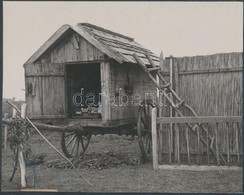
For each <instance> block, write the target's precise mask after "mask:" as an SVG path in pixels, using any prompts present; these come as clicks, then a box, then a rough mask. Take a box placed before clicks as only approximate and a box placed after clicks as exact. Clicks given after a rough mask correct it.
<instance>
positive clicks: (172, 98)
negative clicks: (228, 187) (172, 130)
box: [133, 53, 226, 165]
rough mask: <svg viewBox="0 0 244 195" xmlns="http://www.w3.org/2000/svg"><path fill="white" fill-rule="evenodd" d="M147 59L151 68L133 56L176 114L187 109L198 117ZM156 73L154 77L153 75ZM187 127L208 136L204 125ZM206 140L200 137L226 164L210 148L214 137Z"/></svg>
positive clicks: (181, 113)
mask: <svg viewBox="0 0 244 195" xmlns="http://www.w3.org/2000/svg"><path fill="white" fill-rule="evenodd" d="M145 56H146V58H147V59H148V61H149V63H150V65H151V67H147V66H146V65H145V64H144V63H143V62H142V61H141V60H140V58H139V57H138V56H137V54H135V53H134V54H133V57H134V59H135V60H136V62H137V63H138V64H139V65H140V67H141V68H142V70H143V71H144V72H145V73H146V75H148V77H149V78H150V79H151V80H152V82H153V83H154V84H155V85H156V87H157V88H158V90H159V92H160V93H161V94H163V96H164V97H165V98H166V99H167V101H168V102H169V104H170V105H171V107H172V108H173V109H174V110H175V112H176V113H177V114H178V115H179V116H180V117H183V116H184V114H183V112H182V111H181V110H183V109H184V108H186V109H187V110H188V111H189V112H190V113H191V114H192V115H193V116H194V117H197V114H196V112H195V110H194V109H193V108H192V107H191V106H189V105H187V104H186V103H185V101H184V100H183V99H181V98H180V97H179V96H178V94H177V93H176V92H175V91H174V90H173V89H172V86H171V83H168V82H167V81H166V80H165V79H164V77H163V75H162V74H161V72H160V69H161V68H160V67H158V66H156V65H155V64H154V62H153V61H152V59H151V57H150V56H149V55H148V54H145ZM152 73H154V76H153V74H152ZM155 73H156V75H157V76H158V78H159V79H160V81H161V83H162V84H159V83H160V82H158V81H157V80H156V79H155ZM165 89H167V91H168V92H169V93H166V91H165ZM187 126H188V127H189V129H190V130H191V131H192V132H193V133H194V134H195V135H196V136H197V128H200V129H202V130H203V131H204V132H205V134H206V135H208V130H207V129H206V127H204V126H203V124H201V123H198V124H196V125H191V124H189V123H187ZM207 139H209V140H206V139H204V137H203V136H200V141H201V142H202V143H203V144H204V145H205V146H207V148H208V149H209V151H210V152H211V153H212V154H213V155H214V156H215V157H216V159H217V160H218V159H219V160H220V163H221V164H222V165H225V164H226V160H225V158H224V157H223V155H222V154H220V153H219V152H216V150H215V149H214V148H211V147H209V146H208V143H210V142H211V141H212V137H210V135H208V137H207Z"/></svg>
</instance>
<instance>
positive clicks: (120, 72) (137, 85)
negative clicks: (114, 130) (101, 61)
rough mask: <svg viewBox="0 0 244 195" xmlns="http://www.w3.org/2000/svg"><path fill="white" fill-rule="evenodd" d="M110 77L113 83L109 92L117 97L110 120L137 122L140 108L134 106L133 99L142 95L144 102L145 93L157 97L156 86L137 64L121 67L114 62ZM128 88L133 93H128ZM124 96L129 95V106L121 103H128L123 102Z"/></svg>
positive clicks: (124, 100)
mask: <svg viewBox="0 0 244 195" xmlns="http://www.w3.org/2000/svg"><path fill="white" fill-rule="evenodd" d="M110 75H111V81H110V90H109V92H110V94H111V95H114V97H115V105H111V106H110V107H111V118H110V120H118V119H119V120H120V119H121V120H122V119H123V120H126V119H128V121H129V120H130V121H131V119H133V121H134V122H136V117H137V114H138V108H139V107H138V106H134V105H133V103H132V98H133V97H134V98H135V96H136V95H140V96H141V101H143V100H144V97H145V93H148V94H153V95H154V96H155V97H156V92H157V91H156V87H155V85H154V84H153V83H152V82H151V80H149V78H148V77H147V75H145V74H144V73H143V71H142V70H141V69H140V67H139V66H137V65H135V64H123V65H120V64H118V63H116V62H114V63H112V64H111V73H110ZM126 87H129V88H131V93H128V91H127V90H126ZM118 91H119V94H118ZM116 93H117V94H116ZM123 94H127V95H128V105H124V104H122V102H121V101H123V102H124V103H125V102H126V99H123V100H122V95H123ZM132 95H133V97H132ZM149 98H150V96H149Z"/></svg>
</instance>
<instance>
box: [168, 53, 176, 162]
mask: <svg viewBox="0 0 244 195" xmlns="http://www.w3.org/2000/svg"><path fill="white" fill-rule="evenodd" d="M169 82H170V83H171V86H172V87H173V56H172V55H171V56H170V59H169ZM170 99H171V101H173V96H172V94H171V93H170ZM169 117H173V109H172V106H171V105H170V107H169ZM173 127H174V125H173V123H170V124H169V128H170V139H171V143H170V144H171V148H170V151H171V152H172V153H173V155H174V154H176V153H175V151H174V143H173V140H174V139H173V137H174V135H173ZM171 158H172V156H171ZM171 158H170V163H171V160H172V159H171Z"/></svg>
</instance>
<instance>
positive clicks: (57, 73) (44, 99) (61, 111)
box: [25, 63, 65, 119]
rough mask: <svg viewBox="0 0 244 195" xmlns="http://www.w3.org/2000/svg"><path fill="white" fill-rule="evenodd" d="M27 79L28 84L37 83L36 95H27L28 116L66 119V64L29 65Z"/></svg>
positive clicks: (26, 72) (26, 68)
mask: <svg viewBox="0 0 244 195" xmlns="http://www.w3.org/2000/svg"><path fill="white" fill-rule="evenodd" d="M29 66H30V67H29ZM38 75H39V76H38ZM25 77H26V82H27V83H29V84H31V83H32V82H35V93H34V94H35V95H33V94H32V93H28V94H26V101H27V103H28V107H27V114H28V115H29V116H30V118H33V119H48V118H55V116H58V118H60V117H61V116H62V117H63V118H64V117H65V92H64V91H65V88H64V86H65V83H64V64H53V63H35V64H28V65H26V66H25Z"/></svg>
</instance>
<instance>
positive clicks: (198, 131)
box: [197, 126, 200, 165]
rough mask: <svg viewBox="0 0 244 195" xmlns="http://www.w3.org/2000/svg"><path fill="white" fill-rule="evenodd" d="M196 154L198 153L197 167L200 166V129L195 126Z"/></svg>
mask: <svg viewBox="0 0 244 195" xmlns="http://www.w3.org/2000/svg"><path fill="white" fill-rule="evenodd" d="M197 153H198V158H197V159H198V160H197V161H198V165H200V129H199V126H197Z"/></svg>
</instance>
